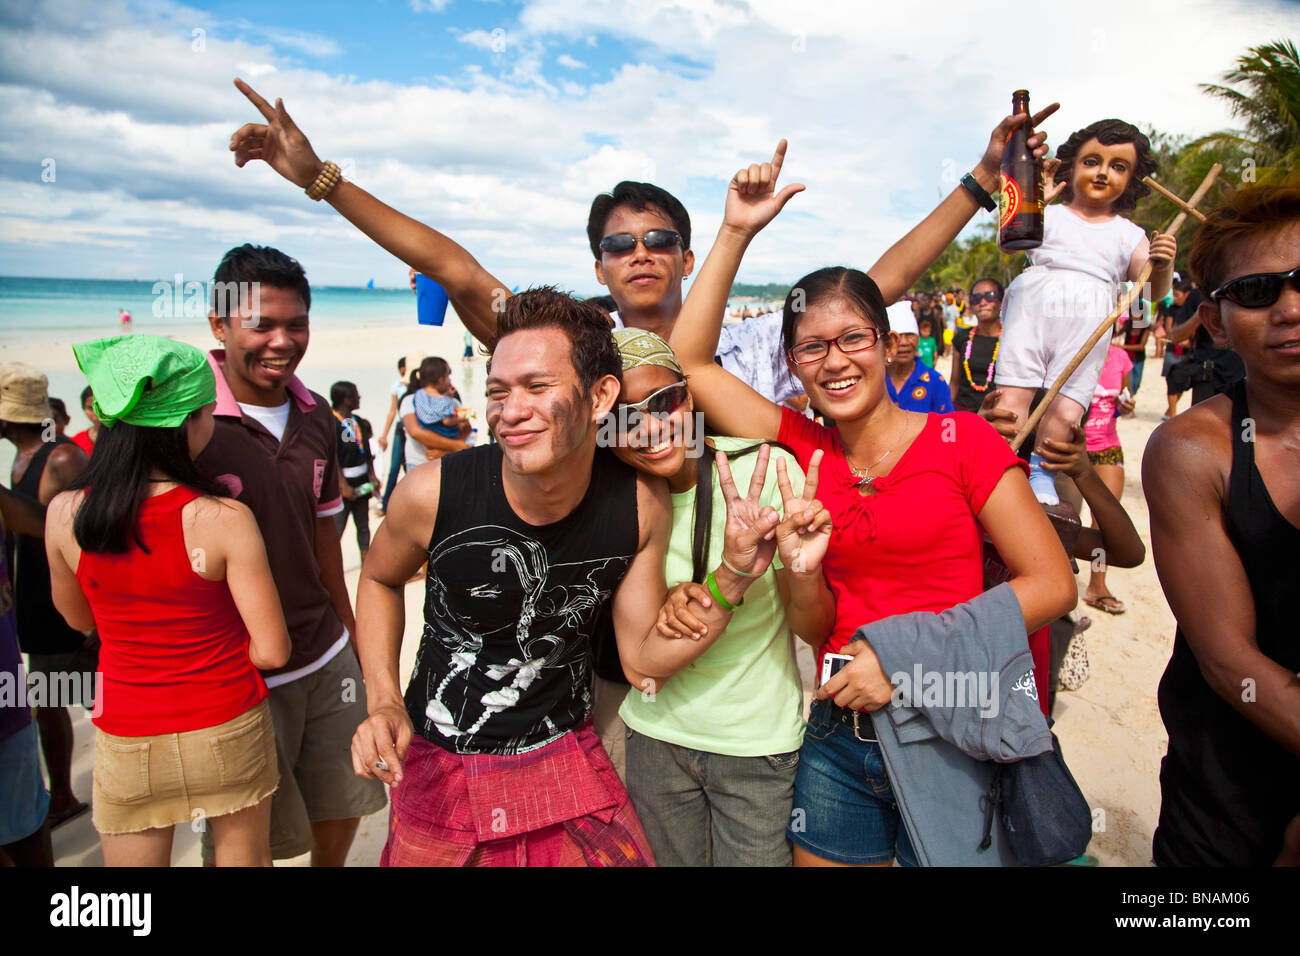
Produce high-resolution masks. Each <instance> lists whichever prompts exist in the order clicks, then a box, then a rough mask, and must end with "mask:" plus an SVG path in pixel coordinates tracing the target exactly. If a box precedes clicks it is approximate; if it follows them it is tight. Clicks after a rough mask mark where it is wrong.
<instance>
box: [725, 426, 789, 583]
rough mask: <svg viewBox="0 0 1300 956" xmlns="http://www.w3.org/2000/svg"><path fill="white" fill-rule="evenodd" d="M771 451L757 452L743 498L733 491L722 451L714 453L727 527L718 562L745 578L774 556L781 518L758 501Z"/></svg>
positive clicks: (764, 447)
mask: <svg viewBox="0 0 1300 956" xmlns="http://www.w3.org/2000/svg"><path fill="white" fill-rule="evenodd" d="M770 454H771V450H770V449H769V448H768V446H767V445H764V446H763V447H762V448H760V449H759V450H758V455H757V456H756V460H755V464H754V475H753V477H752V478H750V480H749V494H748V495H746V496H745V497H744V498H742V497H740V494H739V492H737V491H736V483H735V482H734V481H733V480H732V478H731V465H730V464H729V463H728V462H727V456H726V453H724V452H721V451H720V452H718V453H717V458H716V461H717V464H718V484H719V486H720V487H721V488H722V495H723V497H724V498H725V499H726V501H727V526H726V532H725V534H724V536H723V541H722V559H723V561H725V562H726V563H727V564H729V565H731V567H732V568H733V569H734V570H736V571H738V572H740V573H741V574H742V575H744V576H746V577H751V578H752V577H758V576H759V575H760V574H762V573H763V572H764V571H766V570H767V568H768V566H769V565H770V564H771V563H772V556H773V555H774V554H776V527H777V525H778V524H779V523H780V521H781V516H780V515H778V514H777V513H776V509H774V508H773V507H772V506H771V505H763V504H761V503H760V501H759V498H760V496H761V495H762V494H763V485H764V484H765V482H766V479H767V459H768V456H769V455H770Z"/></svg>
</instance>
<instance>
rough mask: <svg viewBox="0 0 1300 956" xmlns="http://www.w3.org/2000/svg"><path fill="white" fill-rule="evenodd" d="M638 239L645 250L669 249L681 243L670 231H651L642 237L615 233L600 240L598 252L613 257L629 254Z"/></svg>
mask: <svg viewBox="0 0 1300 956" xmlns="http://www.w3.org/2000/svg"><path fill="white" fill-rule="evenodd" d="M638 239H640V240H641V244H642V245H644V246H645V247H646V248H647V249H671V248H672V247H673V246H676V245H680V244H681V241H682V237H681V236H680V235H678V234H677V233H675V232H673V231H672V230H671V229H651V230H650V231H649V232H647V233H646V234H645V235H644V236H634V235H632V233H630V232H616V233H614V234H613V235H612V236H606V237H605V238H604V239H602V240H600V251H601V252H609V253H612V254H614V255H619V254H621V253H624V252H631V251H632V250H633V249H635V248H636V241H637V240H638Z"/></svg>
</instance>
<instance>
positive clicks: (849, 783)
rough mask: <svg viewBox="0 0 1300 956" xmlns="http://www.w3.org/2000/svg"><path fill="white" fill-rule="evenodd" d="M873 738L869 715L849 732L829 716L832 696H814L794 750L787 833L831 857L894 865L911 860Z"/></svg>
mask: <svg viewBox="0 0 1300 956" xmlns="http://www.w3.org/2000/svg"><path fill="white" fill-rule="evenodd" d="M864 718H865V715H864ZM863 730H865V734H863V732H862V731H863ZM872 736H873V730H872V726H871V722H870V720H869V719H864V721H863V724H862V730H860V731H859V732H858V733H854V729H853V728H852V727H850V726H848V725H846V724H842V723H840V722H839V721H838V720H837V719H836V718H835V712H834V710H833V708H832V705H831V701H829V700H816V701H813V705H812V711H811V713H810V714H809V715H808V726H807V728H806V729H805V730H804V735H803V747H802V748H801V749H800V751H799V756H800V763H799V772H798V774H797V779H796V782H795V800H794V808H795V809H794V810H793V811H792V818H793V819H792V820H791V825H790V838H791V839H792V840H793V841H794V842H795V843H796V844H798V845H799V846H801V847H802V848H803V849H805V850H807V851H808V852H809V853H811V854H813V855H814V856H819V857H821V858H822V859H824V860H831V861H832V862H835V863H848V864H852V865H855V866H861V865H864V864H880V863H888V862H889V861H890V860H894V859H897V860H898V863H899V865H900V866H916V865H917V861H916V851H915V850H913V849H912V842H911V840H910V839H909V838H908V835H907V827H906V826H905V825H904V824H903V819H902V815H901V814H900V812H899V809H898V803H897V801H895V800H894V791H893V787H892V786H891V784H890V782H889V774H888V772H887V771H886V770H885V758H884V756H883V755H882V754H881V752H880V745H879V744H878V743H876V742H875V741H874V740H871V739H870V738H871V737H872Z"/></svg>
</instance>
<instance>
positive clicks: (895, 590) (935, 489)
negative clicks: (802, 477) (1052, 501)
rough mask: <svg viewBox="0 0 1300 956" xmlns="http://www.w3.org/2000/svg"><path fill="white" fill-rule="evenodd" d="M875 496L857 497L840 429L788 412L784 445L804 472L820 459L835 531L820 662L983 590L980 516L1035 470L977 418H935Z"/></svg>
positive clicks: (827, 565)
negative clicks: (858, 638)
mask: <svg viewBox="0 0 1300 956" xmlns="http://www.w3.org/2000/svg"><path fill="white" fill-rule="evenodd" d="M927 419H928V420H927V421H926V423H925V427H924V428H923V429H921V434H919V435H918V436H917V437H916V439H915V440H913V442H912V444H911V445H910V446H909V447H908V448H907V450H906V451H904V452H903V457H902V458H900V459H899V460H898V462H897V463H896V464H895V465H894V467H893V468H892V469H891V470H890V472H889V474H888V475H886V476H884V477H882V478H877V479H876V481H875V483H874V486H873V487H874V488H875V491H876V494H874V495H872V496H869V497H864V496H863V495H862V494H860V493H859V492H858V490H857V488H856V487H855V486H856V484H857V479H856V478H854V477H853V474H852V473H851V472H850V471H849V465H848V462H847V461H846V460H845V458H844V449H843V447H842V446H841V445H840V435H839V432H838V431H837V430H836V429H833V428H826V427H825V426H823V425H819V424H817V423H816V422H814V421H812V420H811V419H808V418H805V417H804V416H803V415H800V414H799V413H798V412H795V411H793V410H791V409H789V408H783V409H782V410H781V430H780V434H779V435H778V440H779V441H780V442H781V443H782V444H785V445H787V446H789V447H790V449H791V450H792V451H793V452H794V453H795V457H796V458H798V460H799V465H800V466H801V467H802V468H803V469H804V470H805V471H807V469H808V463H809V460H810V459H811V457H812V453H813V452H814V451H816V450H817V449H818V448H821V449H823V450H824V451H825V452H826V455H825V457H824V458H823V459H822V464H821V473H820V484H819V486H818V489H817V500H819V501H820V502H821V503H822V504H823V505H825V506H826V509H827V510H828V511H830V513H831V518H832V520H833V522H834V525H835V533H834V534H832V535H831V543H830V548H829V550H828V551H827V552H826V559H825V560H824V561H823V562H822V570H823V572H824V573H825V575H826V581H827V583H828V584H829V585H830V589H831V592H832V593H833V594H834V595H835V627H834V629H833V630H832V631H831V636H830V638H829V640H827V641H826V643H825V644H823V645H822V647H821V649H820V650H819V651H818V654H817V664H818V670H819V671H820V669H821V658H822V655H823V654H825V653H827V652H836V651H839V650H840V649H841V648H843V647H844V646H845V645H846V644H848V643H849V642H850V641H851V640H852V639H853V633H854V632H855V631H856V630H857V629H858V628H859V627H861V626H862V625H864V624H870V623H871V622H873V621H879V620H881V619H882V618H886V617H890V616H891V615H894V614H906V613H908V612H910V611H933V612H935V613H936V614H937V613H939V612H940V611H946V610H947V609H948V608H950V607H953V606H954V605H957V604H962V603H964V602H966V601H969V600H970V599H971V598H973V597H975V596H976V595H978V594H979V593H981V591H982V590H983V588H982V583H983V549H982V542H983V537H984V535H983V531H982V529H981V528H980V525H979V522H978V521H977V520H976V517H975V516H976V515H977V514H978V513H979V512H980V509H982V508H983V507H984V503H985V502H986V501H987V500H988V497H989V495H990V494H992V492H993V489H994V488H995V487H996V486H997V483H998V482H999V481H1001V480H1002V475H1003V474H1004V473H1005V472H1006V471H1007V469H1009V468H1014V467H1017V466H1019V467H1020V468H1022V469H1024V470H1025V472H1026V474H1028V467H1027V466H1026V465H1025V464H1024V463H1023V462H1022V461H1020V459H1019V458H1017V457H1016V455H1015V454H1014V453H1013V452H1012V451H1011V448H1010V446H1009V445H1007V442H1006V440H1005V439H1004V438H1003V437H1002V436H1001V435H999V434H998V433H997V432H996V431H995V430H994V429H993V426H992V425H990V424H989V423H988V422H986V421H984V420H983V419H982V418H980V417H979V416H978V415H975V414H972V413H971V412H948V413H946V414H940V413H931V414H930V415H928V416H927Z"/></svg>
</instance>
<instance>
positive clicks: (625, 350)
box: [614, 329, 685, 378]
mask: <svg viewBox="0 0 1300 956" xmlns="http://www.w3.org/2000/svg"><path fill="white" fill-rule="evenodd" d="M614 342H615V343H616V344H617V345H618V352H619V354H620V355H621V356H622V357H623V371H625V372H626V371H627V370H628V369H630V368H636V367H638V366H640V365H657V366H659V367H660V368H666V369H668V370H670V371H673V372H676V373H677V374H678V375H682V367H681V365H679V364H678V363H677V356H676V355H674V354H673V350H672V346H670V345H669V344H668V343H667V342H665V341H664V340H663V339H661V338H660V337H659V336H657V335H655V334H654V333H653V332H647V331H646V330H645V329H618V330H616V331H615V332H614ZM682 377H683V378H684V377H685V376H682Z"/></svg>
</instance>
